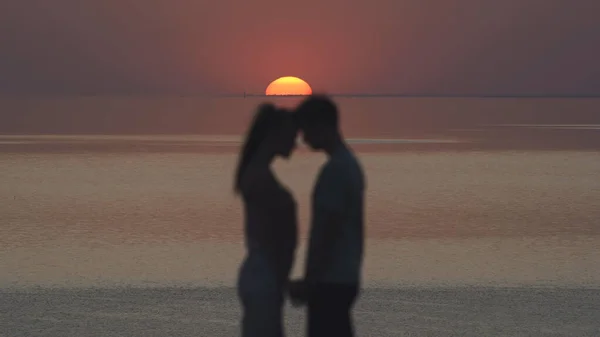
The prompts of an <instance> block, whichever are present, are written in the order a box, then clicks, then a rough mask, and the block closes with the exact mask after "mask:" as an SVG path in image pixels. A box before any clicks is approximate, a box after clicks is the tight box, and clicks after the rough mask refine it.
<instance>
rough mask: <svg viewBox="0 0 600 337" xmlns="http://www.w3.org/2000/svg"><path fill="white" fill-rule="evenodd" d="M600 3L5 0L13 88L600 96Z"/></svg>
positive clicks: (2, 11) (2, 41)
mask: <svg viewBox="0 0 600 337" xmlns="http://www.w3.org/2000/svg"><path fill="white" fill-rule="evenodd" d="M597 2H598V0H456V1H450V0H370V1H342V0H302V1H276V0H254V1H246V0H218V1H215V0H210V1H209V0H85V1H82V0H3V1H2V4H1V5H0V93H4V94H7V93H8V94H11V93H20V94H21V93H25V94H38V93H39V94H73V93H94V94H112V93H116V94H122V93H168V94H171V93H177V94H207V93H215V94H216V93H218V94H227V93H242V92H244V91H247V92H250V93H263V92H264V90H265V88H266V86H267V85H268V84H269V82H271V81H272V80H274V79H276V78H278V77H280V76H287V75H291V76H298V77H301V78H303V79H304V80H306V81H307V82H308V83H310V85H311V86H312V88H313V89H314V90H315V91H327V92H329V93H364V94H476V95H477V94H484V95H512V94H517V95H519V94H542V95H553V94H555V95H590V94H595V95H600V62H599V61H598V60H600V14H599V12H598V11H597Z"/></svg>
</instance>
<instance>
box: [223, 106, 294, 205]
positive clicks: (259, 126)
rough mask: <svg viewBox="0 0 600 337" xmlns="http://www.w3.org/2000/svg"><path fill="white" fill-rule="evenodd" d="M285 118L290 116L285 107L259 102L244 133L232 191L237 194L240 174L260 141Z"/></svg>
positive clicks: (250, 159)
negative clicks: (244, 137) (244, 136)
mask: <svg viewBox="0 0 600 337" xmlns="http://www.w3.org/2000/svg"><path fill="white" fill-rule="evenodd" d="M286 118H291V114H289V113H288V112H287V111H286V110H285V109H282V108H277V107H276V106H275V105H273V104H271V103H263V104H261V105H260V106H259V107H258V109H257V110H256V113H255V114H254V118H253V120H252V123H251V124H250V128H249V129H248V132H247V134H246V139H245V140H244V144H243V146H242V149H241V151H240V154H239V157H238V165H237V169H236V172H235V182H234V188H233V189H234V192H235V193H236V194H239V193H240V192H241V191H240V184H241V179H242V175H243V174H244V171H245V170H246V168H247V167H248V164H250V162H251V161H252V158H253V157H254V155H255V154H256V152H257V150H258V149H259V147H260V145H261V144H262V142H263V141H264V140H265V138H266V137H267V135H268V134H269V132H271V131H272V130H274V129H277V128H279V127H280V126H281V125H282V124H283V123H284V121H285V120H286Z"/></svg>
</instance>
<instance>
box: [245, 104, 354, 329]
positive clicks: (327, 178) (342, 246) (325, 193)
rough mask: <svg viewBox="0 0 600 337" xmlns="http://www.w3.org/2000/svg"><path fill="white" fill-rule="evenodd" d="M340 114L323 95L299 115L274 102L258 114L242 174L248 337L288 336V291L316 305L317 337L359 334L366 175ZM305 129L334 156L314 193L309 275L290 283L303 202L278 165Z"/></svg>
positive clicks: (313, 324) (312, 317)
mask: <svg viewBox="0 0 600 337" xmlns="http://www.w3.org/2000/svg"><path fill="white" fill-rule="evenodd" d="M338 119H339V118H338V111H337V107H336V105H335V104H334V103H333V102H332V101H331V100H330V99H329V98H328V97H326V96H318V95H314V96H309V97H308V98H307V99H305V100H304V101H303V102H302V103H301V104H300V105H299V106H298V107H297V108H296V110H295V111H294V112H291V111H288V110H285V109H282V108H278V107H275V106H274V105H271V104H263V105H261V106H260V107H259V109H258V111H257V112H256V115H255V117H254V120H253V122H252V124H251V126H250V130H249V132H248V134H247V138H246V140H245V142H244V145H243V148H242V151H241V154H240V159H239V164H238V168H237V172H236V176H235V190H236V192H237V193H239V194H240V195H241V196H242V199H243V204H244V215H245V225H244V230H245V238H246V247H247V254H246V257H245V259H244V262H243V263H242V266H241V268H240V272H239V279H238V294H239V297H240V299H241V303H242V309H243V317H242V336H243V337H281V336H284V335H285V334H284V329H283V317H282V310H283V305H284V302H285V298H286V297H287V296H286V295H289V297H290V299H291V300H292V303H294V304H296V305H306V306H307V307H308V336H309V337H325V336H327V337H347V336H353V334H354V333H353V323H352V314H351V310H352V307H353V305H354V302H355V300H356V298H357V296H358V293H359V288H360V280H361V277H360V274H361V266H362V257H363V206H364V201H363V195H364V177H363V172H362V168H361V166H360V164H359V162H358V160H357V159H356V157H355V156H354V154H353V153H352V151H351V150H350V149H349V148H348V146H347V145H346V143H345V141H344V139H343V137H342V135H341V132H340V130H339V125H338V123H339V122H338ZM299 132H300V133H301V134H302V135H303V139H304V142H305V143H306V144H307V145H308V146H309V147H310V148H312V149H313V150H317V151H324V152H325V153H326V154H327V156H328V160H327V162H326V163H325V164H324V165H323V167H322V169H321V171H320V173H319V176H318V179H317V182H316V185H315V187H314V190H313V194H312V206H311V208H312V209H311V211H312V216H311V227H310V241H309V246H308V253H307V257H306V269H305V274H304V278H303V279H301V280H296V281H289V276H290V272H291V269H292V265H293V263H294V255H295V251H296V244H297V240H298V239H297V217H296V214H297V206H296V202H295V200H294V197H293V195H292V194H291V193H290V191H288V189H287V188H286V187H284V186H283V185H282V184H281V183H280V182H279V181H278V180H277V177H276V176H275V174H274V173H273V170H272V169H271V164H272V162H273V161H274V159H275V158H276V157H278V156H279V157H283V158H289V157H290V156H291V154H292V152H293V150H294V147H295V145H296V138H297V134H298V133H299Z"/></svg>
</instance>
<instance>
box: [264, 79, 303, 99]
mask: <svg viewBox="0 0 600 337" xmlns="http://www.w3.org/2000/svg"><path fill="white" fill-rule="evenodd" d="M265 94H266V95H269V96H270V95H310V94H312V89H311V88H310V85H308V83H306V82H305V81H304V80H302V79H300V78H298V77H294V76H285V77H280V78H278V79H276V80H275V81H273V82H271V84H269V86H268V87H267V90H266V91H265Z"/></svg>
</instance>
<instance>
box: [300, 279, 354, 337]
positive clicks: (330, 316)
mask: <svg viewBox="0 0 600 337" xmlns="http://www.w3.org/2000/svg"><path fill="white" fill-rule="evenodd" d="M357 294H358V286H355V285H342V284H319V285H315V287H314V288H313V289H311V292H310V297H309V301H308V336H309V337H325V336H336V337H337V336H339V337H352V336H354V332H353V331H354V328H353V323H352V313H351V310H352V307H353V306H354V302H355V300H356V296H357Z"/></svg>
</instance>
